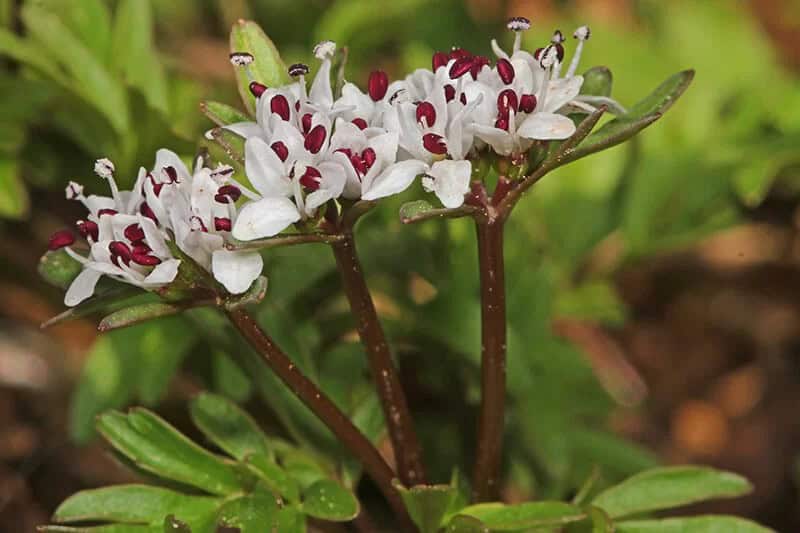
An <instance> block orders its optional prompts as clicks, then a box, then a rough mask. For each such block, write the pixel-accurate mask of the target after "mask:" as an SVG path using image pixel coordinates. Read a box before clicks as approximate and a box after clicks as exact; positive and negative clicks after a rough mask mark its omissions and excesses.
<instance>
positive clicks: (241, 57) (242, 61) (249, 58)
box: [228, 52, 255, 67]
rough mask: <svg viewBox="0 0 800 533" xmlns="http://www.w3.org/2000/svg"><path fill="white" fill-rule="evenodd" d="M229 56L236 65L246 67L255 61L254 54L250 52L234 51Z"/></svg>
mask: <svg viewBox="0 0 800 533" xmlns="http://www.w3.org/2000/svg"><path fill="white" fill-rule="evenodd" d="M228 57H229V58H230V60H231V63H232V64H233V65H234V66H236V67H246V66H248V65H250V64H251V63H252V62H253V61H255V58H254V57H253V54H248V53H247V52H233V53H232V54H230V56H228Z"/></svg>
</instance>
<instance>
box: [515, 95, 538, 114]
mask: <svg viewBox="0 0 800 533" xmlns="http://www.w3.org/2000/svg"><path fill="white" fill-rule="evenodd" d="M534 109H536V95H533V94H523V95H522V97H521V98H520V99H519V110H520V111H522V112H523V113H533V110H534Z"/></svg>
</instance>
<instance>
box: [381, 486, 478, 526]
mask: <svg viewBox="0 0 800 533" xmlns="http://www.w3.org/2000/svg"><path fill="white" fill-rule="evenodd" d="M394 486H395V489H397V491H398V492H399V493H400V497H401V498H402V499H403V503H405V505H406V509H408V514H409V515H410V516H411V520H413V521H414V523H415V524H416V525H417V527H419V529H420V531H421V532H422V533H436V531H438V530H439V528H440V527H441V526H442V521H443V520H444V517H445V515H446V514H447V512H448V511H449V510H450V508H451V506H452V504H453V501H455V500H456V498H458V489H457V488H456V487H455V486H453V485H417V486H415V487H411V488H410V489H409V488H406V487H404V486H403V485H402V484H401V483H400V482H399V481H396V482H395V484H394ZM478 518H480V517H478Z"/></svg>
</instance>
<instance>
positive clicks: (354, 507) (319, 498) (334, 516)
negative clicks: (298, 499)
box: [302, 479, 359, 522]
mask: <svg viewBox="0 0 800 533" xmlns="http://www.w3.org/2000/svg"><path fill="white" fill-rule="evenodd" d="M302 510H303V512H304V513H305V514H307V515H309V516H313V517H314V518H320V519H322V520H330V521H333V522H347V521H349V520H352V519H353V518H355V517H356V516H358V513H359V504H358V500H357V499H356V497H355V495H354V494H353V493H352V492H350V491H349V490H347V489H345V488H344V487H342V486H341V485H339V483H337V482H336V481H333V480H331V479H323V480H320V481H317V482H316V483H314V484H313V485H311V486H310V487H308V488H307V489H306V490H305V491H303V506H302Z"/></svg>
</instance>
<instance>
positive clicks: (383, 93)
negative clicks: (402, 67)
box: [337, 70, 406, 130]
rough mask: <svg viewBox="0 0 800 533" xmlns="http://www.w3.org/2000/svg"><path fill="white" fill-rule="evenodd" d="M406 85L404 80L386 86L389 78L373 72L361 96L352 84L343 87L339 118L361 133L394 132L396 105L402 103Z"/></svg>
mask: <svg viewBox="0 0 800 533" xmlns="http://www.w3.org/2000/svg"><path fill="white" fill-rule="evenodd" d="M405 91H406V84H405V82H404V81H403V80H397V81H393V82H391V83H390V82H389V76H388V75H387V74H386V73H385V72H384V71H382V70H374V71H372V72H371V73H370V75H369V78H368V80H367V91H366V92H362V91H361V89H359V88H358V86H356V85H355V84H353V83H350V82H347V83H345V84H344V86H343V87H342V96H341V97H340V98H339V100H338V101H337V105H338V107H339V108H340V109H342V115H341V116H342V117H343V118H344V119H346V120H348V121H350V122H352V123H353V124H355V125H356V126H358V127H359V128H360V129H362V130H365V129H367V128H385V129H395V128H396V126H397V118H396V114H395V105H396V104H397V103H399V102H400V101H403V100H404V96H403V95H404V93H405Z"/></svg>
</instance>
